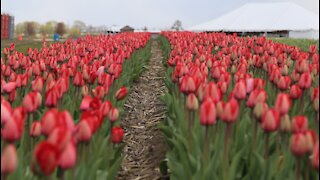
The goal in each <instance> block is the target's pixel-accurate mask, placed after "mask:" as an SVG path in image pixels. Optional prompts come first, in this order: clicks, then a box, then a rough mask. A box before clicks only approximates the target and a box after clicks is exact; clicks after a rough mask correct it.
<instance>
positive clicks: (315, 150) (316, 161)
mask: <svg viewBox="0 0 320 180" xmlns="http://www.w3.org/2000/svg"><path fill="white" fill-rule="evenodd" d="M311 164H312V167H313V168H314V169H315V170H316V171H319V140H318V141H317V143H316V145H315V146H314V148H313V153H312V156H311Z"/></svg>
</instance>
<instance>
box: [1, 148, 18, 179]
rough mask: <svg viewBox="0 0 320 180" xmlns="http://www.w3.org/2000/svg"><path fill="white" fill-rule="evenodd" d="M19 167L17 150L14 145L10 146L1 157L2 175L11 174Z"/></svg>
mask: <svg viewBox="0 0 320 180" xmlns="http://www.w3.org/2000/svg"><path fill="white" fill-rule="evenodd" d="M17 165H18V156H17V150H16V148H15V147H14V145H12V144H8V145H7V146H6V147H5V148H4V149H3V152H2V155H1V174H10V173H12V172H13V171H15V170H16V168H17Z"/></svg>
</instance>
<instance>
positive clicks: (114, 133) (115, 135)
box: [111, 127, 124, 144]
mask: <svg viewBox="0 0 320 180" xmlns="http://www.w3.org/2000/svg"><path fill="white" fill-rule="evenodd" d="M123 135H124V132H123V129H122V128H121V127H113V128H112V130H111V141H112V142H113V143H114V144H120V143H121V142H122V139H123Z"/></svg>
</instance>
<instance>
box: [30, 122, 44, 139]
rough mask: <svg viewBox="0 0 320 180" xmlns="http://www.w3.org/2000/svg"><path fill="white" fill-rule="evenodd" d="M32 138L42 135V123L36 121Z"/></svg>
mask: <svg viewBox="0 0 320 180" xmlns="http://www.w3.org/2000/svg"><path fill="white" fill-rule="evenodd" d="M29 134H30V136H32V137H38V136H40V135H41V123H40V122H38V121H34V122H33V123H32V125H31V129H30V133H29Z"/></svg>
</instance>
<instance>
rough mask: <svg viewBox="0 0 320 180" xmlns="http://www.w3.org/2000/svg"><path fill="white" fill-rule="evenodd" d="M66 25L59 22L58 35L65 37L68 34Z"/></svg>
mask: <svg viewBox="0 0 320 180" xmlns="http://www.w3.org/2000/svg"><path fill="white" fill-rule="evenodd" d="M66 31H67V30H66V25H65V24H64V23H63V22H59V23H58V24H57V27H56V33H57V34H59V35H60V36H63V35H64V34H65V33H66Z"/></svg>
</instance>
